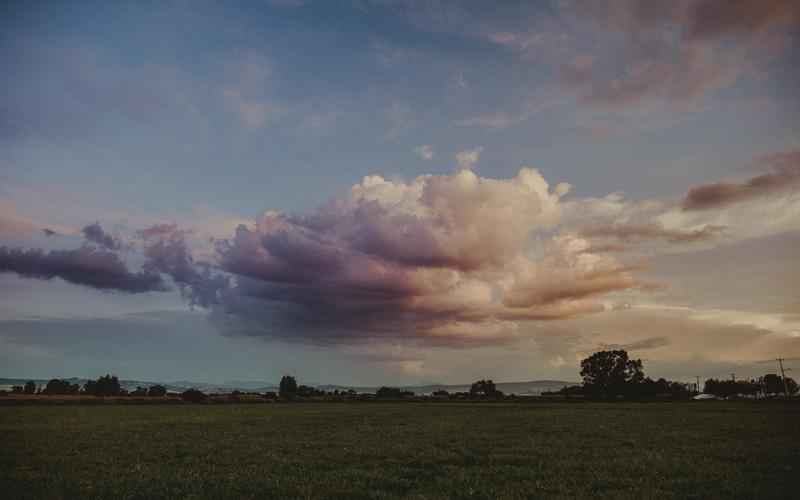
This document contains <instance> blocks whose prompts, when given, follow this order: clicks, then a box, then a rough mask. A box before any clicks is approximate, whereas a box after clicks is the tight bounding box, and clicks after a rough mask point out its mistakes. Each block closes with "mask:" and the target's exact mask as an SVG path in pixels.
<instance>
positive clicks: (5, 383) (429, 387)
mask: <svg viewBox="0 0 800 500" xmlns="http://www.w3.org/2000/svg"><path fill="white" fill-rule="evenodd" d="M28 380H33V381H34V382H35V383H36V385H42V386H43V385H45V384H47V382H48V380H50V379H27V378H0V389H6V390H8V389H10V388H11V386H14V385H23V384H25V382H27V381H28ZM64 380H67V381H69V382H70V383H72V384H78V385H81V386H82V385H83V384H85V383H86V380H87V379H85V378H78V377H69V378H66V379H64ZM577 383H578V382H570V381H565V380H529V381H525V382H496V383H495V385H496V386H497V389H498V390H500V391H503V392H504V393H506V394H518V395H537V394H541V393H542V392H546V391H556V390H558V389H561V388H562V387H564V386H566V385H574V384H577ZM155 384H161V385H163V386H165V387H166V388H167V390H169V391H173V392H181V391H185V390H186V389H199V390H201V391H203V392H206V393H219V392H230V391H236V390H238V391H243V392H270V391H277V390H278V384H274V383H269V382H263V381H242V380H234V381H229V382H224V383H221V384H209V383H205V382H193V381H189V380H178V381H173V382H161V381H144V380H129V379H120V385H122V387H123V388H124V389H126V390H129V391H130V390H134V389H136V387H148V386H151V385H155ZM306 385H310V386H313V387H316V388H317V389H320V390H324V391H335V390H338V391H347V390H350V389H352V390H354V391H356V392H360V393H374V392H375V391H377V390H378V388H379V386H357V385H339V384H306ZM470 385H471V384H423V385H399V386H395V387H399V388H401V389H404V390H408V391H412V392H414V393H415V394H431V393H432V392H435V391H441V390H444V391H447V392H468V391H469V388H470Z"/></svg>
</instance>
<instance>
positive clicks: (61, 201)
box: [0, 0, 800, 385]
mask: <svg viewBox="0 0 800 500" xmlns="http://www.w3.org/2000/svg"><path fill="white" fill-rule="evenodd" d="M0 64H1V65H2V68H3V75H4V77H3V84H2V86H3V92H1V93H0V376H6V377H36V378H48V377H69V376H76V377H93V376H98V375H100V374H103V373H107V372H109V373H115V374H117V375H119V376H120V377H122V378H132V379H140V380H161V381H174V380H195V381H203V382H210V383H221V382H225V381H231V380H264V381H276V380H278V379H279V378H280V376H281V375H283V374H287V373H290V374H294V375H296V376H297V377H298V379H299V380H300V382H302V383H312V384H313V383H339V384H360V385H379V384H395V385H399V384H415V383H426V382H439V383H464V382H469V381H472V380H475V379H478V378H492V379H494V380H495V381H512V380H534V379H559V380H570V381H571V380H578V379H579V375H578V372H579V363H580V360H581V359H582V358H584V357H586V356H587V355H589V354H591V353H592V352H595V351H597V350H601V349H610V348H623V349H626V350H628V351H629V352H630V354H631V355H632V356H633V357H637V358H641V359H642V360H643V362H644V367H645V372H646V373H647V374H648V375H650V376H652V377H668V378H672V379H675V380H680V381H693V380H694V377H695V376H699V377H701V378H709V377H725V378H727V377H729V376H730V375H731V373H735V374H736V376H737V377H749V376H757V375H761V374H764V373H768V372H774V371H775V368H776V367H775V363H774V362H773V363H769V362H764V361H767V360H771V359H774V358H776V357H785V358H792V357H800V266H798V265H797V256H798V255H800V91H799V90H798V89H800V3H798V2H795V1H793V0H731V1H723V0H677V1H675V2H647V1H634V0H618V1H617V0H608V1H597V2H581V1H570V0H547V1H542V2H523V1H518V2H513V1H503V2H479V1H475V2H471V1H462V2H448V1H429V2H424V1H411V0H382V1H381V0H376V1H368V0H353V1H341V2H328V1H312V0H308V1H304V0H271V1H263V2H212V1H202V0H200V1H192V2H188V1H181V0H174V1H159V2H150V1H141V2H113V3H110V2H93V1H82V2H47V1H41V2H21V1H9V2H3V4H2V7H0ZM795 364H796V363H795ZM788 366H792V363H791V362H790V363H788ZM798 369H800V366H799V367H798Z"/></svg>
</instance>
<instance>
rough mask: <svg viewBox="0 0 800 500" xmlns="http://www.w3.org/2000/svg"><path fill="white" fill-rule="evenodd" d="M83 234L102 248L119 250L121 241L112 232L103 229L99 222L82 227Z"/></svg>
mask: <svg viewBox="0 0 800 500" xmlns="http://www.w3.org/2000/svg"><path fill="white" fill-rule="evenodd" d="M81 232H82V233H83V236H84V237H85V238H86V240H87V241H91V242H92V243H96V244H98V245H100V246H101V247H102V248H105V249H107V250H119V249H120V246H121V244H120V242H119V240H117V239H116V238H114V237H113V236H111V235H110V234H108V233H106V232H105V231H103V228H102V227H101V226H100V223H99V222H95V223H94V224H89V225H88V226H86V227H84V228H83V229H81Z"/></svg>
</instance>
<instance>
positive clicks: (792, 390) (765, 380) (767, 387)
mask: <svg viewBox="0 0 800 500" xmlns="http://www.w3.org/2000/svg"><path fill="white" fill-rule="evenodd" d="M761 385H762V387H763V388H764V392H765V393H766V394H783V393H784V386H783V380H782V379H781V377H779V376H778V375H776V374H774V373H768V374H767V375H764V376H763V377H761ZM786 389H788V390H789V394H792V395H794V394H797V389H798V387H797V382H795V381H794V379H792V378H791V377H786Z"/></svg>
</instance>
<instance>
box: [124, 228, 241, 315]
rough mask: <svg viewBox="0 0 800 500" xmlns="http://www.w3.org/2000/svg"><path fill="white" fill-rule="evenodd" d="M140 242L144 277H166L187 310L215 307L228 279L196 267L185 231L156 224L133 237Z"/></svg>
mask: <svg viewBox="0 0 800 500" xmlns="http://www.w3.org/2000/svg"><path fill="white" fill-rule="evenodd" d="M137 234H138V235H139V236H140V237H141V238H142V239H143V241H144V256H145V263H144V266H143V270H144V272H145V273H149V274H156V275H159V273H163V274H166V275H167V276H169V277H170V278H172V280H173V281H174V282H175V283H176V284H177V285H178V287H179V289H180V291H181V295H182V296H183V297H184V298H186V299H187V300H188V301H189V304H190V306H192V307H194V306H200V307H204V308H209V307H211V306H212V305H214V304H219V302H220V294H221V293H223V292H224V291H225V290H227V289H228V288H229V287H230V278H229V277H228V276H226V275H224V274H221V273H219V272H217V271H214V270H212V266H211V265H209V264H207V263H197V262H195V260H194V257H192V253H191V251H190V249H189V246H188V244H187V242H186V238H185V236H186V231H184V230H179V229H178V228H177V225H175V224H157V225H154V226H151V227H149V228H146V229H143V230H141V231H138V233H137Z"/></svg>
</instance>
